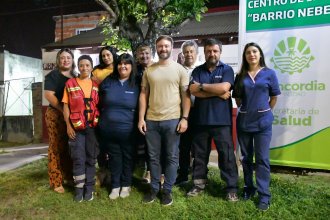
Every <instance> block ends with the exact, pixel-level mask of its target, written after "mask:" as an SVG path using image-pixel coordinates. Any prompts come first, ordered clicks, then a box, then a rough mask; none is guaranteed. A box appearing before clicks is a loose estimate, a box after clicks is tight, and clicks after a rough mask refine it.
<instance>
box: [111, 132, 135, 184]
mask: <svg viewBox="0 0 330 220" xmlns="http://www.w3.org/2000/svg"><path fill="white" fill-rule="evenodd" d="M135 136H136V133H135V131H118V130H116V131H111V132H109V135H108V137H107V139H106V145H107V149H108V151H109V153H110V169H111V187H112V189H113V188H119V187H128V186H131V184H132V175H133V155H134V146H135Z"/></svg>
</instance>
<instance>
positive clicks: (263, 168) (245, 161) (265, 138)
mask: <svg viewBox="0 0 330 220" xmlns="http://www.w3.org/2000/svg"><path fill="white" fill-rule="evenodd" d="M237 136H238V142H239V145H240V147H241V152H242V166H243V172H244V183H245V190H247V191H253V190H255V187H254V184H253V155H254V153H255V163H256V182H257V191H258V194H259V199H260V202H264V203H269V200H270V197H271V195H270V191H269V183H270V163H269V146H270V140H271V138H272V126H269V127H268V128H266V129H264V130H262V131H258V132H244V131H241V130H239V129H238V131H237Z"/></svg>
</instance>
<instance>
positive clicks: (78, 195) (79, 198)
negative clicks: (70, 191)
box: [74, 187, 84, 202]
mask: <svg viewBox="0 0 330 220" xmlns="http://www.w3.org/2000/svg"><path fill="white" fill-rule="evenodd" d="M83 194H84V188H77V187H75V196H74V201H75V202H82V201H83Z"/></svg>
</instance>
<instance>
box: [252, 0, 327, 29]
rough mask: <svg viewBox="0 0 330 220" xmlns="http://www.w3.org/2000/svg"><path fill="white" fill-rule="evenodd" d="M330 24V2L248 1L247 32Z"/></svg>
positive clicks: (318, 0)
mask: <svg viewBox="0 0 330 220" xmlns="http://www.w3.org/2000/svg"><path fill="white" fill-rule="evenodd" d="M325 24H330V0H247V1H246V31H257V30H270V29H285V28H290V27H302V26H315V25H325Z"/></svg>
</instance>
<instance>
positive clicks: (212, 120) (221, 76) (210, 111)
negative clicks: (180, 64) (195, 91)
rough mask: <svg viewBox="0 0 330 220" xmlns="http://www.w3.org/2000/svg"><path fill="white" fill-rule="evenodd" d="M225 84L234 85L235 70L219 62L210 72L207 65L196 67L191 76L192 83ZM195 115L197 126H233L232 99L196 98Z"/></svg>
mask: <svg viewBox="0 0 330 220" xmlns="http://www.w3.org/2000/svg"><path fill="white" fill-rule="evenodd" d="M194 81H196V82H199V83H207V84H213V83H223V82H228V83H230V84H231V85H233V84H234V71H233V69H232V68H231V67H230V66H228V65H227V64H224V63H222V62H220V61H219V63H218V64H217V67H216V69H215V70H213V71H212V72H210V71H209V70H208V69H207V67H206V63H204V64H202V65H200V66H198V67H196V68H195V69H194V70H193V72H192V75H191V83H193V82H194ZM194 111H195V112H194V113H195V119H196V124H197V125H231V124H232V102H231V99H227V100H224V99H221V98H219V97H209V98H199V97H196V98H195V104H194Z"/></svg>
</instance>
